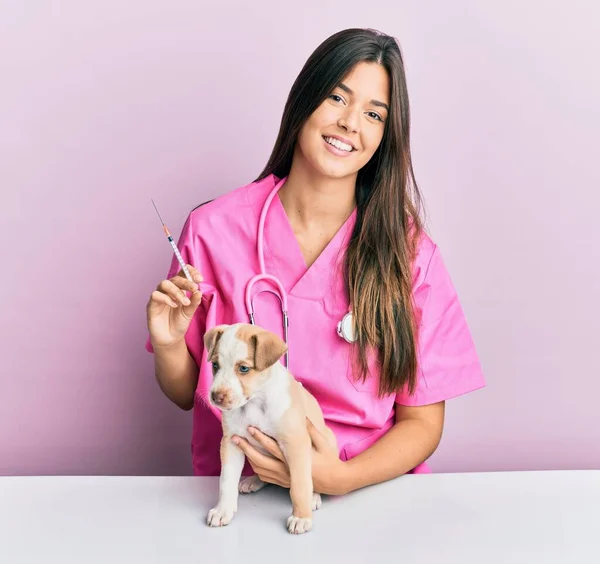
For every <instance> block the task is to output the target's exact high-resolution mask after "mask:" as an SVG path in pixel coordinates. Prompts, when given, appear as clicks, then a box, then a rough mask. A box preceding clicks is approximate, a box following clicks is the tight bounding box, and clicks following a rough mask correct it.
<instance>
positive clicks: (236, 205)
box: [186, 177, 272, 233]
mask: <svg viewBox="0 0 600 564" xmlns="http://www.w3.org/2000/svg"><path fill="white" fill-rule="evenodd" d="M271 183H272V180H271V179H270V178H269V177H267V178H265V179H262V180H253V181H251V182H249V183H247V184H243V185H241V186H236V187H234V188H232V189H230V190H229V191H227V192H224V193H223V194H220V195H219V196H217V197H215V198H213V199H211V200H207V201H205V202H202V203H200V204H198V205H197V206H196V207H195V208H193V209H192V210H191V212H190V213H189V215H188V218H187V221H186V223H188V224H189V227H190V228H191V229H192V230H193V231H195V232H197V233H201V232H202V231H206V230H207V229H208V228H210V229H217V230H218V229H219V228H224V227H226V226H230V227H231V226H233V225H240V226H243V225H245V224H248V225H255V224H256V221H257V218H258V213H257V211H256V202H255V200H256V196H257V193H259V194H260V193H262V192H263V191H265V190H268V188H269V186H270V184H271Z"/></svg>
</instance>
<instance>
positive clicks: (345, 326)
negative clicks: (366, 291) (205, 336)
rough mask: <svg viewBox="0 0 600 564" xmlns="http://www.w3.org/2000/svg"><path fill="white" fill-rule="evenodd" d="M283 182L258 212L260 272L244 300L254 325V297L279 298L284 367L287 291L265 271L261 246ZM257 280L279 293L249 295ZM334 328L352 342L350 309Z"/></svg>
mask: <svg viewBox="0 0 600 564" xmlns="http://www.w3.org/2000/svg"><path fill="white" fill-rule="evenodd" d="M284 182H285V178H283V179H281V180H280V181H279V182H278V183H277V184H276V186H275V188H273V190H271V192H270V193H269V195H268V196H267V199H266V200H265V203H264V205H263V207H262V210H261V212H260V217H259V218H258V237H257V242H256V251H257V255H258V265H259V269H260V272H259V273H258V274H256V275H255V276H253V277H252V278H250V280H249V281H248V283H247V284H246V292H245V302H246V311H247V312H248V318H249V320H250V323H251V324H252V325H256V323H255V321H254V314H255V310H254V298H255V297H256V296H257V295H258V294H260V293H262V292H270V293H272V294H274V295H275V296H276V297H277V298H278V299H279V302H280V305H281V314H282V322H283V335H284V341H285V344H286V345H288V347H287V349H288V350H287V352H286V353H285V366H286V368H289V362H290V357H289V354H290V351H289V335H288V327H289V315H288V300H287V293H286V291H285V289H284V287H283V284H282V283H281V281H280V280H279V279H278V278H277V277H276V276H273V275H272V274H269V273H267V269H266V268H265V255H264V247H263V244H264V231H265V220H266V217H267V212H268V211H269V207H270V205H271V202H272V201H273V198H274V197H275V194H277V192H278V191H279V188H281V186H282V185H283V183H284ZM259 280H267V281H269V282H272V283H273V284H274V285H275V286H276V287H277V290H278V291H279V293H277V292H275V291H274V290H268V289H265V290H261V291H260V292H257V293H256V294H255V295H254V296H253V297H251V292H252V288H253V287H254V285H255V284H256V283H257V282H258V281H259ZM336 330H337V334H338V335H339V336H340V337H341V338H342V339H344V340H345V341H346V342H348V343H353V342H354V340H355V338H354V330H353V319H352V310H349V311H348V312H347V313H346V315H344V317H343V318H342V320H341V321H340V322H339V323H338V324H337V328H336Z"/></svg>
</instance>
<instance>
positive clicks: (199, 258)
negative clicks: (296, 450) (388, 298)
mask: <svg viewBox="0 0 600 564" xmlns="http://www.w3.org/2000/svg"><path fill="white" fill-rule="evenodd" d="M279 181H280V179H278V178H277V177H275V176H273V175H271V176H269V177H267V178H265V179H263V180H261V181H259V182H253V183H250V184H248V185H246V186H242V187H241V188H237V189H235V190H233V191H231V192H229V193H228V194H225V195H223V196H221V197H219V198H217V199H215V200H213V201H212V202H209V203H207V204H204V205H202V206H200V207H198V208H196V209H195V210H194V211H192V212H191V214H190V215H189V217H188V218H187V220H186V222H185V224H184V226H183V229H182V233H181V235H180V238H179V241H178V247H179V250H180V252H181V255H182V256H183V260H184V261H185V262H186V263H187V264H191V265H193V266H195V267H196V268H197V269H198V270H199V271H200V272H201V273H202V275H203V276H204V282H203V283H202V284H201V290H202V292H203V299H202V303H201V304H200V306H199V307H198V310H197V311H196V314H195V316H194V318H193V320H192V322H191V324H190V327H189V329H188V332H187V334H186V343H187V347H188V349H189V351H190V354H191V356H192V357H193V359H194V360H195V362H196V364H197V365H198V367H199V371H200V372H199V377H198V386H197V388H196V393H195V403H194V409H193V431H192V440H191V452H192V464H193V473H194V474H195V475H198V476H217V475H219V473H220V460H219V442H220V440H221V437H222V430H221V417H220V412H219V411H218V410H216V409H213V408H212V407H210V405H209V404H208V402H207V401H206V400H205V398H207V396H208V392H209V389H210V386H211V382H212V371H211V365H210V363H208V361H207V358H206V352H205V350H204V347H203V335H204V333H205V332H206V331H207V330H208V329H210V328H212V327H214V326H216V325H219V324H223V323H226V324H230V323H237V322H248V314H247V311H246V306H245V301H244V292H245V289H246V284H247V282H248V280H250V278H252V277H253V276H254V275H255V274H257V273H258V272H259V271H260V269H259V262H258V255H257V235H258V233H257V230H258V219H259V216H260V213H261V210H262V208H263V204H264V202H265V200H266V198H267V196H268V195H269V193H270V192H271V190H272V189H273V188H274V187H275V185H276V184H277V183H278V182H279ZM355 219H356V211H354V212H353V213H352V215H351V216H350V217H349V218H348V220H347V221H346V222H345V224H344V225H343V226H342V228H341V229H340V230H339V231H338V233H337V234H336V235H335V236H334V238H333V239H332V240H331V242H330V243H329V244H328V246H327V247H326V248H325V250H324V251H323V252H322V254H321V255H320V256H319V257H318V258H317V260H316V261H315V262H314V263H313V265H312V266H311V267H310V268H309V269H307V268H306V263H305V261H304V258H303V256H302V253H301V251H300V247H299V246H298V243H297V240H296V238H295V236H294V233H293V231H292V229H291V226H290V223H289V221H288V218H287V215H286V213H285V210H284V208H283V206H282V204H281V201H280V199H279V197H277V196H276V197H274V198H273V200H272V202H271V204H270V206H269V209H268V212H267V215H266V221H265V227H264V257H265V258H264V260H265V267H266V271H267V273H269V274H274V275H275V276H277V277H278V278H279V280H280V281H281V282H282V284H283V286H284V288H285V290H286V291H287V293H288V311H289V329H288V331H289V363H290V365H289V368H290V370H291V372H292V373H293V375H294V376H295V378H296V379H297V380H299V381H300V382H301V383H302V384H303V385H304V386H305V387H306V389H308V390H309V391H310V392H311V393H312V394H313V395H314V396H315V397H316V398H317V400H318V402H319V404H320V405H321V408H322V410H323V413H324V416H325V419H326V422H327V424H328V425H329V426H330V427H331V429H332V430H333V432H334V433H335V435H336V437H337V440H338V445H339V454H340V458H341V459H342V460H348V459H350V458H352V457H354V456H356V455H357V454H359V453H361V452H362V451H364V450H365V449H367V448H368V447H369V446H370V445H372V444H373V443H374V442H375V441H377V440H378V439H379V438H380V437H381V436H382V435H383V434H385V433H386V431H388V430H389V429H390V427H392V425H393V424H394V406H395V404H396V403H398V404H401V405H406V406H419V405H426V404H430V403H434V402H439V401H442V400H448V399H451V398H454V397H456V396H460V395H462V394H465V393H467V392H471V391H474V390H477V389H479V388H482V387H483V386H484V385H485V382H484V378H483V375H482V371H481V367H480V363H479V360H478V356H477V353H476V350H475V347H474V344H473V340H472V337H471V334H470V331H469V328H468V326H467V322H466V319H465V316H464V314H463V311H462V308H461V305H460V303H459V300H458V297H457V295H456V291H455V289H454V286H453V284H452V281H451V279H450V276H449V274H448V271H447V270H446V267H445V265H444V262H443V260H442V257H441V255H440V251H439V249H438V247H437V246H436V245H435V243H433V242H432V240H431V239H430V238H429V237H428V236H427V235H425V234H424V235H423V237H422V239H421V242H420V245H419V250H418V256H417V258H416V261H415V263H414V273H413V288H414V290H413V292H414V301H415V306H416V314H417V319H418V327H419V329H418V331H419V335H418V344H419V349H418V360H419V367H418V384H417V388H416V392H415V393H414V394H413V395H412V396H409V395H408V394H407V393H406V391H402V390H400V391H398V393H397V394H395V395H389V396H387V397H385V398H383V399H380V398H378V397H377V388H378V384H377V375H376V374H374V375H372V376H370V377H369V378H368V379H367V380H366V382H365V383H361V382H356V381H354V379H353V377H352V372H351V367H350V360H351V356H350V347H351V345H349V344H348V343H347V342H346V341H345V340H344V339H342V338H341V337H340V336H339V335H338V334H337V332H336V327H337V324H338V322H339V321H340V320H341V319H342V317H343V316H344V314H345V313H346V312H347V311H348V307H349V302H348V297H347V293H346V291H345V289H344V282H343V277H342V275H341V273H342V270H341V269H342V266H343V265H342V261H343V253H344V250H345V248H346V245H347V243H348V240H349V238H350V236H351V233H352V229H353V226H354V223H355ZM179 270H180V266H179V263H178V262H177V260H176V259H175V257H173V260H172V263H171V267H170V269H169V271H168V274H167V278H171V277H173V276H174V275H175V274H176V273H177V272H178V271H179ZM272 288H273V287H272V286H270V285H269V284H268V283H263V282H259V283H258V284H257V285H255V287H254V290H253V292H252V295H253V296H254V308H255V321H256V323H257V325H260V326H262V327H264V328H266V329H269V330H271V331H273V332H275V333H276V334H278V335H280V336H282V337H283V331H282V318H281V309H280V302H279V299H278V298H277V297H276V296H275V295H273V294H272V293H269V292H262V293H258V292H260V290H262V289H269V290H270V289H272ZM146 349H147V350H148V351H149V352H153V351H152V346H151V344H150V339H149V338H148V340H147V342H146ZM373 368H376V367H375V366H373ZM411 472H412V473H426V472H430V469H429V467H428V465H427V463H426V462H424V463H422V464H420V465H419V466H417V467H416V468H414V469H413V470H412V471H411ZM250 473H252V469H251V467H250V465H249V464H248V462H246V465H245V467H244V475H248V474H250Z"/></svg>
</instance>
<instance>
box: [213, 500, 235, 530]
mask: <svg viewBox="0 0 600 564" xmlns="http://www.w3.org/2000/svg"><path fill="white" fill-rule="evenodd" d="M236 511H237V508H235V507H227V506H222V505H217V506H216V507H213V508H212V509H211V510H210V511H209V512H208V517H207V518H206V523H207V525H208V526H209V527H224V526H225V525H229V523H230V522H231V520H232V519H233V516H234V515H235V512H236Z"/></svg>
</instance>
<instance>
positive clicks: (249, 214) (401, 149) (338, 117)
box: [147, 29, 484, 494]
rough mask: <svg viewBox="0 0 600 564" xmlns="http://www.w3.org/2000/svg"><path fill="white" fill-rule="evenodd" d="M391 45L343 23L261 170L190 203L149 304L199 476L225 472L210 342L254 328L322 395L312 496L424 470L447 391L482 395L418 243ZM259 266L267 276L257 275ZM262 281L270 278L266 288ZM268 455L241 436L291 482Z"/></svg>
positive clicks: (465, 337) (256, 466) (450, 294)
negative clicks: (217, 330) (206, 341)
mask: <svg viewBox="0 0 600 564" xmlns="http://www.w3.org/2000/svg"><path fill="white" fill-rule="evenodd" d="M409 115H410V114H409V101H408V94H407V88H406V80H405V75H404V67H403V61H402V56H401V51H400V49H399V46H398V44H397V42H396V40H395V39H394V38H392V37H389V36H387V35H384V34H381V33H378V32H375V31H371V30H363V29H348V30H344V31H342V32H339V33H337V34H335V35H333V36H331V37H330V38H328V39H327V40H326V41H325V42H323V43H322V44H321V45H320V46H319V47H318V48H317V49H316V50H315V52H314V53H313V54H312V55H311V57H310V58H309V59H308V61H307V62H306V64H305V66H304V68H303V69H302V71H301V72H300V75H299V76H298V78H297V79H296V81H295V83H294V85H293V86H292V89H291V92H290V94H289V98H288V101H287V103H286V106H285V109H284V114H283V119H282V122H281V127H280V131H279V135H278V137H277V140H276V142H275V147H274V148H273V152H272V155H271V158H270V159H269V162H268V163H267V165H266V167H265V169H264V170H263V171H262V173H261V174H260V175H259V177H258V178H257V179H256V180H254V181H253V182H250V183H249V184H247V185H245V186H242V187H238V188H236V189H234V190H232V191H231V192H229V193H228V194H225V195H223V196H221V197H219V198H217V199H216V200H214V201H211V202H209V203H207V204H204V205H202V206H199V207H198V208H196V209H195V210H194V211H192V212H191V213H190V215H189V217H188V219H187V221H186V222H185V225H184V227H183V231H182V233H181V237H180V239H179V248H180V251H181V254H182V256H183V258H184V261H185V262H186V263H187V264H189V265H190V270H191V272H192V275H193V277H194V280H195V283H192V282H189V281H188V280H187V279H186V277H185V276H184V275H183V273H182V272H181V270H180V267H179V264H178V263H177V262H176V260H175V258H174V259H173V261H172V264H171V268H170V270H169V272H168V274H167V277H166V279H165V280H163V281H162V282H160V283H159V284H158V286H157V288H156V290H155V291H154V292H153V293H152V295H151V297H150V300H149V302H148V305H147V321H148V329H149V338H148V342H147V349H148V350H149V351H150V352H153V353H154V355H155V366H156V377H157V379H158V382H159V385H160V387H161V389H162V390H163V392H164V393H165V394H166V395H167V396H168V397H169V398H170V399H171V400H172V401H173V402H174V403H176V404H177V405H179V406H180V407H181V408H183V409H192V408H194V416H193V434H192V462H193V469H194V473H195V474H196V475H218V474H219V472H220V462H219V442H220V439H221V425H220V420H219V413H218V412H217V411H216V410H213V409H212V408H211V407H210V405H209V403H208V401H207V399H206V398H207V392H208V390H209V387H210V383H211V380H212V372H211V366H210V364H209V363H208V362H207V360H206V354H205V351H204V350H203V344H202V338H203V335H204V333H205V332H206V331H207V330H208V329H210V328H211V327H214V326H215V325H218V324H221V323H236V322H240V321H243V322H248V321H249V319H250V318H249V313H252V312H253V315H254V321H255V322H256V324H258V325H260V326H262V327H264V328H266V329H269V330H271V331H273V332H276V333H277V334H279V335H281V336H282V337H284V338H285V337H286V331H284V328H283V326H284V325H286V322H285V321H284V320H285V319H286V318H285V317H284V315H283V313H282V309H286V314H287V320H288V322H287V327H286V329H287V341H288V343H289V357H287V360H288V361H289V369H290V370H291V372H292V373H293V374H294V376H295V377H296V378H297V379H298V380H299V381H300V382H302V384H303V385H304V386H305V387H306V388H307V389H308V390H309V391H310V392H311V393H313V394H314V395H315V397H316V398H317V399H318V401H319V403H320V405H321V407H322V409H323V412H324V415H325V419H326V422H327V424H328V426H330V427H331V429H332V430H333V431H334V433H335V434H336V437H337V440H338V445H339V451H337V452H332V451H331V449H329V448H327V447H326V446H325V444H324V441H323V440H322V437H320V436H319V434H318V433H317V432H316V431H315V430H314V429H313V428H312V427H311V428H310V432H311V436H312V439H313V449H314V452H313V480H314V488H315V491H317V492H320V493H326V494H344V493H346V492H349V491H352V490H355V489H357V488H361V487H364V486H367V485H370V484H375V483H378V482H382V481H384V480H389V479H391V478H394V477H397V476H400V475H402V474H404V473H407V472H429V468H428V466H427V464H426V462H425V461H426V460H427V459H428V458H429V457H430V456H431V454H432V453H433V452H434V451H435V449H436V448H437V446H438V444H439V441H440V438H441V435H442V429H443V423H444V405H445V401H446V400H447V399H450V398H453V397H456V396H458V395H461V394H464V393H467V392H471V391H473V390H476V389H478V388H481V387H483V386H484V379H483V376H482V373H481V369H480V364H479V361H478V357H477V353H476V351H475V348H474V345H473V341H472V338H471V335H470V332H469V329H468V326H467V323H466V320H465V317H464V315H463V312H462V309H461V305H460V303H459V300H458V298H457V295H456V292H455V289H454V287H453V285H452V282H451V279H450V276H449V274H448V272H447V270H446V268H445V266H444V262H443V260H442V257H441V255H440V251H439V249H438V247H437V246H436V244H435V243H434V242H433V241H432V240H431V238H430V237H429V236H428V235H427V234H426V233H425V231H424V229H423V227H422V223H421V218H420V195H419V191H418V188H417V184H416V182H415V178H414V174H413V170H412V164H411V154H410V142H409V132H410V117H409ZM257 274H266V275H267V277H266V278H262V279H259V280H256V281H255V283H254V284H249V282H250V281H251V280H252V279H253V277H255V276H256V275H257ZM268 276H271V277H274V279H273V278H268ZM254 433H255V436H256V437H257V438H258V439H259V440H260V441H262V442H263V444H264V445H265V446H266V447H267V448H268V449H269V450H270V451H271V452H272V453H273V454H275V456H276V458H274V459H273V458H270V457H266V456H262V455H261V454H260V453H259V452H258V451H257V450H256V449H254V448H253V447H252V446H251V445H250V444H249V443H248V442H247V441H245V440H240V441H238V445H239V447H240V448H241V449H242V450H243V451H244V452H245V454H246V456H247V465H246V468H245V471H244V474H249V473H252V472H253V471H254V472H256V473H257V474H258V476H259V477H260V478H261V479H262V480H263V481H266V482H270V483H275V484H279V485H281V486H285V487H288V486H289V474H288V469H287V466H286V464H285V462H284V461H283V459H282V458H283V457H282V456H281V452H280V451H279V449H278V448H277V445H276V444H274V443H273V441H271V440H270V439H269V438H268V437H266V436H264V435H263V434H262V433H261V432H260V430H255V431H254Z"/></svg>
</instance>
